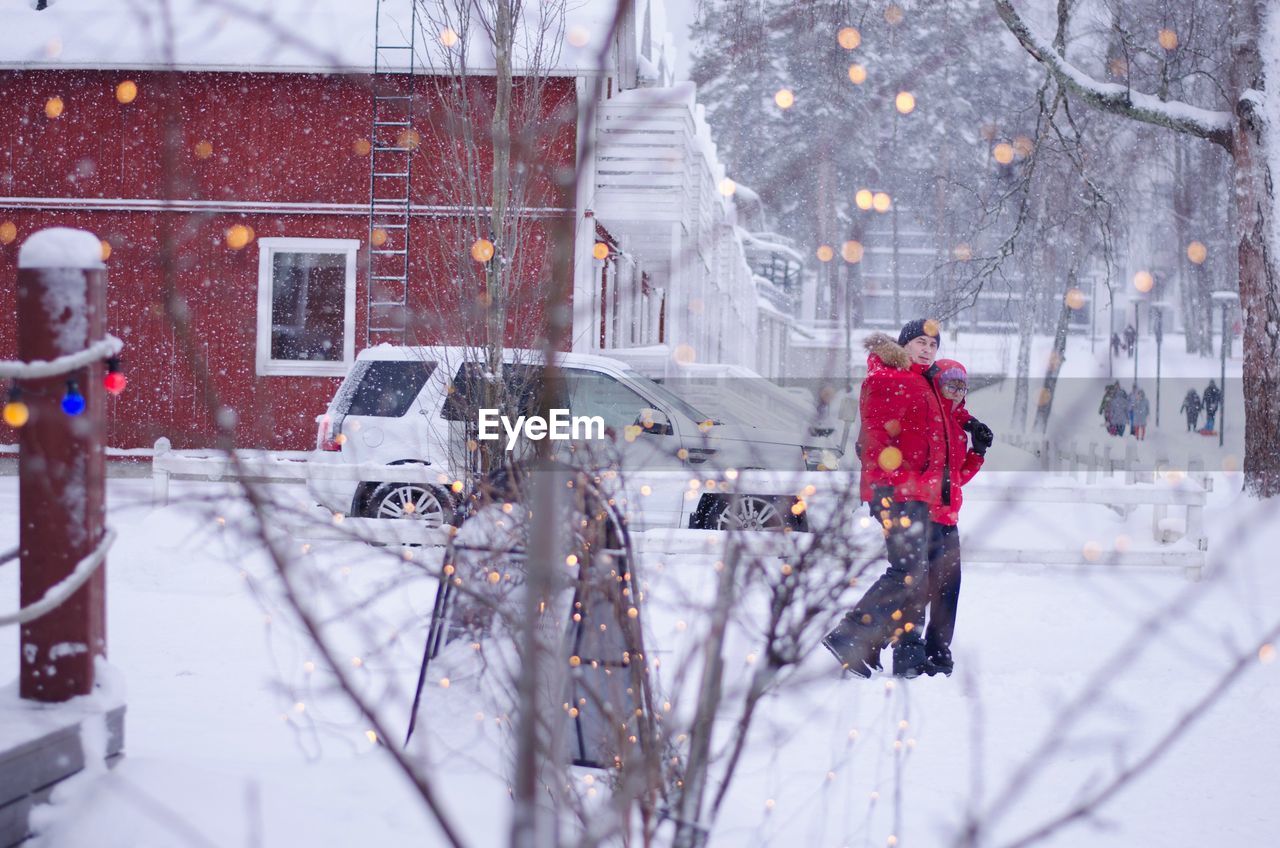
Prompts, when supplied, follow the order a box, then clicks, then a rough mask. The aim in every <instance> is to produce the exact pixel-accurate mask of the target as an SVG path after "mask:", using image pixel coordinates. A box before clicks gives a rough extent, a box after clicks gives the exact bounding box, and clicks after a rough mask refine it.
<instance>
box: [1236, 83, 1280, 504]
mask: <svg viewBox="0 0 1280 848" xmlns="http://www.w3.org/2000/svg"><path fill="white" fill-rule="evenodd" d="M1264 132H1265V130H1264V128H1263V126H1262V116H1261V115H1259V114H1258V113H1257V112H1256V111H1255V110H1254V108H1252V106H1251V105H1246V104H1245V103H1244V101H1242V102H1241V107H1240V123H1239V125H1238V129H1237V131H1236V136H1235V138H1236V151H1235V184H1236V191H1235V195H1236V204H1237V208H1238V211H1239V221H1240V307H1241V310H1242V311H1243V314H1244V421H1245V428H1244V475H1245V490H1246V491H1248V492H1249V493H1250V494H1252V495H1256V496H1258V497H1265V498H1269V497H1272V496H1275V495H1277V494H1280V436H1278V434H1280V373H1278V371H1280V369H1278V367H1277V362H1276V357H1277V353H1278V352H1280V291H1277V274H1276V267H1275V256H1274V254H1273V250H1274V249H1275V245H1274V244H1273V230H1272V227H1273V223H1272V215H1273V214H1274V212H1273V209H1272V203H1273V201H1274V197H1273V192H1272V182H1271V173H1270V168H1269V167H1268V164H1267V159H1266V147H1265V140H1264V136H1263V133H1264ZM1223 343H1224V344H1225V343H1226V339H1224V340H1223ZM1223 388H1224V391H1225V389H1226V387H1225V386H1224V387H1223ZM1224 402H1225V398H1224Z"/></svg>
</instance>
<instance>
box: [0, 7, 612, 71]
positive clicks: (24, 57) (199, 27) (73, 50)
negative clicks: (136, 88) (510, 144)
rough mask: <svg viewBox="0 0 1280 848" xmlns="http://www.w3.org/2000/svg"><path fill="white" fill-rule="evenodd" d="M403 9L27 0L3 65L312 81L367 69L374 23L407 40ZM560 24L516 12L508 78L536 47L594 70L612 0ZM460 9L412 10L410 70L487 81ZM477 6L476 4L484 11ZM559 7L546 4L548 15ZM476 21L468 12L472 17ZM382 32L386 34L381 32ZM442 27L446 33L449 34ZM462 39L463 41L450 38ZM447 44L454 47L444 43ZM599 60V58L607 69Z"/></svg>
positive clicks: (390, 55) (1, 43)
mask: <svg viewBox="0 0 1280 848" xmlns="http://www.w3.org/2000/svg"><path fill="white" fill-rule="evenodd" d="M411 2H412V0H269V2H252V0H50V4H49V7H48V8H47V9H45V10H43V11H39V12H37V11H36V10H35V8H34V4H33V3H31V2H28V0H4V2H0V68H10V69H12V68H32V69H35V68H46V69H78V68H95V69H131V70H148V69H156V70H159V69H169V68H173V69H179V70H191V71H244V70H259V71H272V72H295V73H315V72H325V71H340V72H367V71H370V70H372V68H373V57H374V33H375V15H376V13H378V7H379V6H380V7H381V11H380V14H381V15H382V16H383V18H384V20H383V22H382V24H383V34H382V42H383V43H384V44H385V43H388V42H391V43H399V44H404V43H407V36H408V33H409V32H410V30H411V29H412V28H411V27H410V26H409V22H410V20H411V18H410V9H411V8H412V6H411ZM563 2H564V6H565V7H566V10H565V17H564V19H563V20H561V19H559V17H558V16H556V17H554V18H552V19H551V20H550V24H547V23H546V22H544V21H542V20H541V16H542V14H543V9H544V6H543V3H542V2H540V0H530V2H527V3H526V4H525V8H524V16H523V21H522V23H523V26H522V28H521V30H520V33H519V35H518V38H517V49H516V56H515V66H516V69H517V73H519V72H520V69H521V68H525V67H527V62H528V60H529V56H530V55H532V51H531V49H530V48H532V47H534V46H538V45H541V47H542V50H543V51H544V58H543V59H542V60H541V61H539V62H538V65H539V66H540V67H543V68H553V69H554V73H555V74H556V75H560V76H576V75H580V74H594V73H598V72H599V71H600V67H599V56H600V53H601V49H600V48H601V46H602V42H603V41H604V40H605V39H606V37H607V35H608V34H609V30H610V24H611V23H612V20H613V15H614V10H615V8H616V2H615V0H563ZM471 5H472V4H467V3H464V2H461V0H431V2H429V3H425V4H420V6H419V9H420V11H419V20H418V30H417V32H418V38H417V42H418V43H417V50H416V56H417V65H418V67H419V69H421V70H423V71H426V70H428V69H429V68H431V67H443V62H444V61H445V59H446V53H449V54H451V55H452V56H453V57H455V60H456V57H457V56H458V55H460V53H461V51H462V50H463V49H465V50H466V56H467V58H466V65H467V68H468V69H469V71H470V72H472V73H486V72H488V73H492V72H493V67H494V61H493V56H492V50H491V49H487V48H486V44H487V39H485V37H484V36H483V28H482V27H481V26H480V24H479V22H478V21H475V20H473V21H472V22H471V24H470V26H463V25H462V23H460V22H459V21H458V15H457V11H456V10H457V8H458V6H464V7H465V6H471ZM481 5H483V4H481ZM559 5H560V3H559V2H556V0H547V8H552V9H554V8H557V7H559ZM474 16H475V13H474V11H473V12H472V17H473V18H474ZM388 24H389V26H388ZM446 30H450V31H449V32H446ZM458 33H462V34H464V35H466V36H468V37H467V38H465V39H463V38H459V37H457V34H458ZM446 43H451V46H446ZM613 53H614V51H612V50H610V51H606V56H607V57H608V59H607V61H609V62H612V61H616V60H615V59H614V58H613ZM407 60H408V51H404V50H393V51H384V53H383V54H382V57H381V58H380V59H379V63H380V65H381V66H383V67H386V66H388V65H389V66H390V67H393V68H394V67H404V66H405V65H406V64H407Z"/></svg>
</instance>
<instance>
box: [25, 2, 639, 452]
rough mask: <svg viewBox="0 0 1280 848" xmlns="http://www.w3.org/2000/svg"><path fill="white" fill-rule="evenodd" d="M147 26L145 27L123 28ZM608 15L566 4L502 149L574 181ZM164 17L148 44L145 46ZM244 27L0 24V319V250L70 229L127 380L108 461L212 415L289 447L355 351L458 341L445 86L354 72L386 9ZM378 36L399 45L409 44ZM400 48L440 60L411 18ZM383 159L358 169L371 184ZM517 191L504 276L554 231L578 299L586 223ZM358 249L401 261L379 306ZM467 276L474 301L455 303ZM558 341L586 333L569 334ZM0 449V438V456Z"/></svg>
mask: <svg viewBox="0 0 1280 848" xmlns="http://www.w3.org/2000/svg"><path fill="white" fill-rule="evenodd" d="M151 5H153V6H154V7H155V8H154V10H152V11H153V12H154V17H148V16H147V15H145V14H144V12H146V11H147V8H148V7H149V6H151ZM13 6H18V7H19V8H17V9H14V8H13ZM379 6H381V7H382V8H381V10H380V14H381V15H383V17H384V20H383V24H382V27H381V28H382V29H383V31H384V34H382V35H379V32H378V29H377V28H375V10H376V7H379ZM605 6H607V8H605ZM612 7H613V4H612V3H608V4H598V7H597V4H588V7H587V8H586V9H585V11H582V10H580V11H579V12H578V13H577V14H579V16H580V17H579V18H578V19H576V20H575V19H574V18H573V17H572V16H573V15H574V14H575V13H574V12H570V15H571V17H570V19H569V20H568V21H566V22H565V25H564V27H563V29H562V30H561V31H560V35H559V37H560V38H563V39H565V41H564V43H563V44H559V45H556V46H557V47H559V48H560V50H559V52H558V55H557V57H556V59H555V62H554V64H553V65H552V67H551V68H550V70H549V71H547V73H546V76H547V77H549V78H548V79H546V82H545V87H544V90H543V92H542V99H541V107H540V112H539V114H540V115H541V116H542V118H543V119H544V121H543V125H544V130H543V131H542V132H541V134H540V135H539V137H538V138H537V139H536V141H535V142H534V143H533V144H532V145H531V146H530V149H528V150H525V151H523V153H522V155H525V156H527V157H529V158H530V161H536V162H537V163H539V166H540V167H542V168H543V171H542V172H541V173H542V174H544V175H553V174H563V173H566V172H568V171H569V169H572V168H573V167H574V166H575V162H576V159H577V157H578V156H579V150H578V141H579V139H578V136H579V123H580V116H581V113H582V111H583V110H582V103H583V100H584V99H585V98H584V95H585V94H586V93H589V92H590V91H591V90H592V89H591V85H590V83H591V81H592V79H593V78H594V77H595V76H596V75H598V74H599V73H601V69H600V68H599V67H598V63H597V62H596V60H595V57H596V55H597V54H598V53H599V52H600V50H599V47H600V45H599V44H598V43H593V42H598V41H599V40H601V39H603V38H604V33H606V32H608V25H607V23H606V19H607V14H606V13H611V11H612ZM166 8H167V9H168V10H169V12H170V13H171V14H172V18H171V20H172V26H173V27H174V29H173V31H172V33H169V32H168V31H167V30H165V29H164V27H163V26H162V24H163V23H164V22H165V20H166V19H165V18H164V17H163V15H162V11H163V10H164V9H166ZM264 8H265V11H254V10H250V9H248V8H247V7H246V8H245V9H243V10H241V9H240V7H239V6H238V5H233V4H228V5H226V6H224V5H223V4H219V3H200V2H196V0H166V1H165V2H160V0H156V2H154V3H150V4H149V3H147V2H140V3H134V4H120V3H115V2H110V0H58V2H55V3H54V4H52V5H51V6H50V7H49V8H48V9H46V10H44V11H35V10H34V9H32V8H30V6H29V5H28V4H25V3H24V4H10V5H9V6H8V7H6V8H5V9H3V10H0V316H12V315H13V314H14V304H15V279H16V261H17V251H18V247H19V246H20V244H21V243H22V241H23V240H24V239H25V238H26V237H27V236H28V235H30V234H31V233H32V232H34V231H36V230H38V229H41V228H43V227H48V226H55V225H58V226H72V227H78V228H82V229H86V230H89V231H91V232H94V233H95V234H97V235H98V236H99V237H100V238H101V239H102V240H103V244H104V248H103V249H104V253H105V252H109V257H108V259H107V267H108V275H109V292H108V299H109V316H108V319H109V327H110V330H111V332H113V333H114V334H116V335H118V336H120V337H121V338H122V339H123V340H124V342H125V345H126V347H125V352H124V363H125V367H126V370H127V372H128V375H129V380H130V383H129V389H128V391H126V392H125V393H124V394H123V395H121V396H120V397H118V398H115V399H113V400H111V401H110V403H111V404H112V408H111V409H110V410H109V418H110V420H111V430H110V434H109V442H108V443H109V444H110V445H112V446H114V447H120V448H141V447H148V446H150V445H151V444H152V443H153V442H154V440H155V439H156V438H157V437H159V436H167V437H169V438H170V439H171V440H172V441H173V444H174V446H175V447H201V446H208V445H209V444H211V443H212V441H213V438H214V435H215V433H216V429H217V427H216V421H217V419H218V416H219V414H221V415H222V416H223V420H226V419H227V418H229V417H230V413H227V412H225V411H223V412H221V413H220V412H219V411H220V410H230V411H231V413H234V417H235V420H236V422H237V423H236V440H237V442H238V444H240V445H241V446H251V447H264V448H272V449H302V448H307V447H310V446H311V443H312V440H313V438H314V424H313V419H314V416H315V415H316V414H317V413H318V412H320V411H322V410H323V408H324V406H325V404H326V402H327V401H328V399H329V398H330V397H331V396H332V394H333V392H334V389H335V387H336V385H337V383H338V381H339V378H340V377H341V376H342V375H343V374H345V373H346V370H347V368H348V367H349V365H350V362H351V361H352V359H353V357H354V355H355V353H356V352H358V351H359V350H360V349H361V348H363V347H364V346H366V345H368V344H376V343H378V342H380V341H391V342H399V341H402V340H405V339H409V340H412V341H421V342H430V341H442V340H446V339H448V340H454V341H456V340H457V337H458V334H459V333H465V332H466V331H467V328H468V327H469V326H470V325H471V324H470V322H473V321H474V318H475V315H474V312H475V308H474V300H473V298H474V296H475V295H476V294H478V293H479V292H480V283H479V280H480V279H481V276H482V272H480V270H479V266H478V265H477V264H476V263H474V260H470V258H469V257H467V256H466V254H468V253H469V248H470V247H471V245H472V243H473V241H474V238H475V237H476V236H477V235H479V236H483V235H484V234H483V233H476V232H475V229H476V224H475V222H476V221H477V220H478V218H477V215H476V207H475V206H474V205H467V204H464V203H460V202H459V196H460V194H459V190H458V186H457V185H456V184H455V183H456V173H455V170H454V168H453V163H455V162H456V161H457V160H456V158H455V159H451V158H450V157H456V156H458V155H460V153H461V150H460V148H459V145H460V144H462V141H460V136H459V134H458V132H457V116H456V114H454V113H452V112H451V111H450V109H451V108H452V107H451V105H450V103H449V102H448V95H447V94H445V93H442V92H447V91H449V89H448V86H447V85H445V86H444V87H442V83H444V82H445V78H444V76H443V74H442V73H439V72H434V73H433V72H432V70H431V69H430V68H425V69H424V68H422V67H418V68H416V69H415V71H416V72H415V73H414V74H412V75H409V74H406V73H394V74H387V73H385V71H386V62H387V59H386V57H387V56H388V55H391V53H392V51H393V50H394V48H388V49H387V50H385V51H383V52H382V53H380V54H379V55H380V59H379V66H378V67H375V66H374V57H375V43H376V42H377V41H378V40H379V39H381V43H383V44H387V43H388V42H387V40H386V39H387V36H386V35H385V32H387V31H390V30H389V28H388V27H387V26H386V19H387V18H388V17H389V18H391V19H392V20H393V21H395V15H396V14H401V15H407V14H408V13H407V11H405V10H406V9H407V0H402V2H397V0H367V2H350V0H348V2H341V1H340V0H288V2H276V3H272V4H268V6H267V7H264ZM646 13H647V11H646ZM591 15H596V16H597V17H596V18H594V19H593V18H592V17H590V16H591ZM602 16H603V17H602ZM406 20H408V18H407V17H406V18H404V19H402V20H401V21H399V23H401V24H403V22H404V21H406ZM395 29H396V30H398V32H399V36H398V37H403V36H404V35H405V32H406V31H407V30H408V28H407V27H405V26H398V27H396V28H395ZM415 33H416V34H415V36H414V37H415V39H423V38H427V39H430V38H432V37H434V38H436V39H437V40H438V43H436V44H432V45H431V47H433V48H436V49H439V48H440V47H441V46H443V47H445V48H450V47H452V46H453V44H456V43H457V42H458V41H459V36H458V34H456V33H453V31H452V30H451V29H450V28H449V27H447V26H445V27H439V26H437V25H436V24H434V23H433V22H432V21H431V20H430V19H429V16H428V19H427V20H423V21H419V23H418V26H417V27H416V30H415ZM635 33H636V24H635V21H634V19H633V17H632V16H631V15H630V14H629V15H628V17H627V19H626V20H625V21H624V24H623V27H622V28H621V29H620V30H619V31H618V34H617V35H616V38H615V41H614V43H613V44H612V45H611V46H610V48H609V50H608V51H606V52H607V55H608V57H609V60H608V62H607V63H606V66H605V68H604V69H603V73H604V74H605V75H606V76H607V77H608V80H607V83H606V87H607V88H608V89H609V90H610V91H616V90H619V89H621V88H624V87H627V86H629V85H630V84H633V83H634V73H635V72H634V66H635V64H636V42H637V39H636V35H635ZM463 40H465V34H464V36H463ZM451 42H452V43H451ZM422 52H423V48H422V47H421V45H420V44H419V46H418V55H421V54H422ZM400 55H402V56H403V55H406V54H404V53H401V54H400ZM473 55H475V56H477V57H482V55H483V53H482V51H477V52H476V53H474V54H473ZM490 64H492V63H491V62H490ZM484 65H485V63H484V61H483V59H482V58H476V59H473V60H472V62H471V64H470V69H469V71H468V81H469V85H470V86H471V88H470V94H469V97H470V101H469V102H470V103H471V104H472V106H473V107H474V108H475V109H476V110H477V112H476V113H475V115H473V117H478V118H481V119H482V120H477V121H476V122H475V124H474V125H475V126H487V119H485V118H484V110H485V109H491V108H492V107H491V103H492V93H493V87H494V86H493V79H492V75H491V70H488V69H486V68H485V67H484ZM629 69H630V70H629ZM393 70H396V67H395V66H394V65H393ZM399 70H400V71H404V70H406V69H405V68H403V67H400V68H399ZM379 71H382V72H384V73H381V74H379ZM629 76H630V77H631V79H630V80H628V77H629ZM388 86H390V87H388ZM397 86H398V88H397ZM410 87H411V88H412V92H413V94H414V95H415V99H414V101H413V103H414V110H415V112H414V115H413V119H412V122H411V125H410V126H404V127H401V126H396V124H398V123H399V122H400V120H399V119H400V118H401V117H403V116H400V115H397V114H395V113H394V104H392V103H391V98H393V97H394V96H395V94H396V92H397V91H399V92H400V93H401V94H405V93H408V91H409V90H410ZM375 94H380V95H385V96H386V98H387V99H385V100H384V101H382V102H380V105H379V107H378V108H379V109H380V111H379V114H378V116H377V117H378V120H379V121H381V122H382V123H384V124H385V125H386V126H384V127H375V126H374V122H375V113H374V109H375V105H374V104H375ZM455 111H456V110H455ZM389 133H390V134H393V135H390V136H389V135H388V134H389ZM387 138H394V139H395V140H394V141H387V140H386V139H387ZM398 145H403V146H407V147H411V148H413V150H414V152H413V153H412V154H411V156H412V171H411V173H412V177H411V181H412V184H411V185H410V186H409V187H408V188H409V195H410V198H411V200H412V206H411V208H410V211H409V214H408V215H407V216H405V218H404V220H405V223H406V224H407V229H405V230H403V231H398V230H397V229H396V225H395V224H394V223H392V224H385V225H384V224H383V223H380V219H379V218H378V217H377V216H375V218H374V219H372V220H371V217H370V204H371V199H372V198H373V197H375V196H377V195H378V193H379V191H380V189H379V188H378V178H377V177H374V178H373V179H372V180H371V157H374V156H377V154H378V150H377V149H378V148H379V147H380V146H381V147H386V146H392V147H394V146H398ZM477 150H478V155H479V157H480V159H481V160H483V159H484V158H485V157H487V156H488V155H489V152H488V149H487V144H486V143H485V142H484V141H483V139H481V140H480V142H479V145H478V147H477ZM393 155H394V154H392V153H388V154H386V155H385V156H384V158H383V164H382V165H379V164H378V163H377V161H376V160H375V162H374V167H373V171H375V172H377V171H379V170H382V171H383V172H387V168H388V167H389V166H388V165H387V163H388V162H391V157H392V156H393ZM392 170H393V171H394V169H392ZM405 170H408V169H405ZM387 179H390V180H394V178H387ZM371 183H372V188H371ZM531 186H532V187H531V188H530V191H529V193H528V196H527V208H528V210H529V211H528V221H529V223H528V225H527V227H526V229H525V231H524V233H523V236H522V249H523V251H524V255H525V256H526V264H527V265H528V267H530V268H534V269H535V270H538V269H541V271H545V267H544V264H545V263H544V262H543V256H542V254H543V253H544V252H545V248H546V246H547V245H548V243H549V239H548V230H549V227H550V226H551V225H552V224H553V223H554V222H555V221H556V220H557V216H572V218H573V219H574V225H575V232H576V233H577V237H576V241H575V250H576V254H575V255H576V263H575V264H576V268H575V287H574V290H575V297H578V298H581V296H582V292H583V291H590V286H591V285H592V282H591V280H592V275H593V274H598V271H593V269H592V262H593V260H592V258H591V251H592V246H593V244H594V242H595V238H596V222H595V221H594V220H593V219H592V217H591V213H590V212H589V211H588V210H587V209H586V208H585V207H584V204H583V203H582V202H580V200H579V198H578V197H577V196H576V195H574V194H573V193H572V192H570V193H568V194H566V193H565V191H564V190H563V189H557V188H556V187H555V184H554V181H553V180H551V179H549V178H535V179H534V180H533V181H532V184H531ZM481 196H483V195H481ZM384 211H385V210H384ZM390 211H391V212H394V211H395V210H394V209H391V210H390ZM388 220H394V215H392V216H391V218H389V219H388ZM371 223H372V224H373V229H372V230H371ZM384 227H385V228H384ZM402 232H403V233H404V235H402V234H401V233H402ZM371 233H372V240H373V242H374V245H373V246H372V247H373V249H375V250H377V249H379V248H381V249H382V250H383V251H385V253H386V254H387V256H388V258H387V261H389V262H391V263H392V264H394V263H395V262H397V261H400V260H397V259H396V256H395V254H396V253H397V251H398V249H400V248H406V249H407V250H408V257H409V260H408V261H409V263H410V265H409V268H408V273H407V284H405V285H406V291H404V292H403V294H395V293H394V292H392V293H388V292H387V291H385V290H381V289H380V285H381V284H380V281H379V279H378V277H379V276H380V274H379V271H378V268H379V265H378V262H379V260H378V259H377V258H376V257H375V262H374V264H373V265H372V266H371V265H370V263H369V261H368V260H369V254H368V251H369V250H370V249H371V245H370V241H371ZM460 256H461V257H465V258H466V259H467V261H468V262H471V267H470V269H468V266H467V264H466V262H462V261H460V258H459V257H460ZM371 267H372V276H373V279H372V281H371V279H370V277H371V273H370V272H371ZM541 271H540V272H541ZM467 274H473V275H475V287H474V289H473V288H469V285H470V283H469V282H468V281H466V280H462V281H461V282H460V281H459V276H460V275H461V276H464V277H465V275H467ZM392 276H394V275H392ZM525 280H527V281H528V284H527V285H526V286H525V290H522V291H518V292H516V293H515V294H514V295H513V308H512V310H511V314H512V315H513V316H515V317H517V318H520V319H521V321H515V320H512V321H509V322H508V342H509V343H514V344H529V343H532V342H533V338H532V333H533V332H534V329H533V328H535V327H536V326H537V322H536V320H533V319H536V317H537V307H538V303H537V302H536V301H533V300H530V299H529V298H530V297H531V296H532V292H533V290H534V285H533V284H534V283H536V282H537V274H535V273H530V274H529V275H527V276H526V277H525ZM371 283H372V285H371ZM398 285H399V284H398V283H397V282H396V281H395V280H391V281H390V282H389V283H388V286H387V287H386V288H390V289H395V288H396V287H397V286H398ZM517 288H519V287H517ZM399 297H403V298H404V300H405V302H407V304H408V306H409V310H410V312H411V313H413V314H415V315H419V316H424V315H425V316H429V317H428V318H427V319H423V320H419V321H416V322H415V323H414V324H413V326H412V328H411V330H410V331H409V332H408V333H403V332H400V331H399V330H398V329H397V327H398V325H397V319H396V318H395V317H394V316H393V317H391V318H388V316H387V314H386V313H387V311H388V310H387V309H385V308H384V307H383V306H382V305H381V304H385V303H386V302H388V301H389V300H391V301H393V300H396V299H397V298H399ZM522 298H524V299H525V300H522ZM390 311H391V312H395V311H396V310H395V309H391V310H390ZM589 312H590V310H583V309H579V308H575V313H582V314H585V313H589ZM175 318H176V319H177V320H175ZM184 327H185V328H186V329H184ZM575 335H590V332H589V331H588V330H585V329H580V328H577V327H575ZM14 345H15V331H14V326H13V321H12V319H11V318H10V319H8V320H0V358H2V357H5V356H12V355H13V354H14V349H15V348H14ZM201 372H203V373H201ZM12 441H14V438H13V434H12V432H8V433H7V434H6V433H5V431H4V429H3V427H0V442H12Z"/></svg>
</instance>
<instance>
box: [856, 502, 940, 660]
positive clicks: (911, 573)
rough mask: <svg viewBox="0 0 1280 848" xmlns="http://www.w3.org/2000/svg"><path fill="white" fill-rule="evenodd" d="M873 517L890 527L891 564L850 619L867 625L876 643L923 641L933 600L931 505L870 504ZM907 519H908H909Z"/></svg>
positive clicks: (888, 551)
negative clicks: (931, 577) (930, 537)
mask: <svg viewBox="0 0 1280 848" xmlns="http://www.w3.org/2000/svg"><path fill="white" fill-rule="evenodd" d="M870 508H871V517H872V518H873V519H875V520H876V521H879V522H881V523H882V524H883V523H884V522H885V521H888V522H889V526H888V527H887V528H886V529H887V530H888V534H887V535H886V536H885V553H886V555H887V558H888V560H889V567H888V568H887V569H885V572H884V574H882V575H880V577H879V578H878V579H877V580H876V582H875V583H873V584H871V588H870V589H868V590H867V592H866V594H865V595H863V596H862V599H861V600H859V601H858V603H857V604H856V605H855V606H854V608H853V611H852V612H850V613H848V614H847V615H846V616H845V618H846V619H848V620H849V621H850V623H852V624H858V625H861V626H862V628H863V629H862V632H863V633H865V634H866V636H867V637H868V640H869V641H871V642H872V643H873V644H878V645H885V644H887V643H888V642H889V641H890V640H892V639H894V638H895V637H896V638H897V639H898V641H900V642H920V641H921V640H922V638H923V637H922V634H921V631H922V630H923V628H924V617H925V607H926V605H927V604H928V601H929V525H930V524H931V522H930V521H929V505H928V504H926V503H923V502H920V501H893V502H892V503H891V504H890V506H889V508H888V509H884V508H883V507H882V505H881V504H879V503H872V504H870ZM903 519H906V520H905V521H904V520H903Z"/></svg>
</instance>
